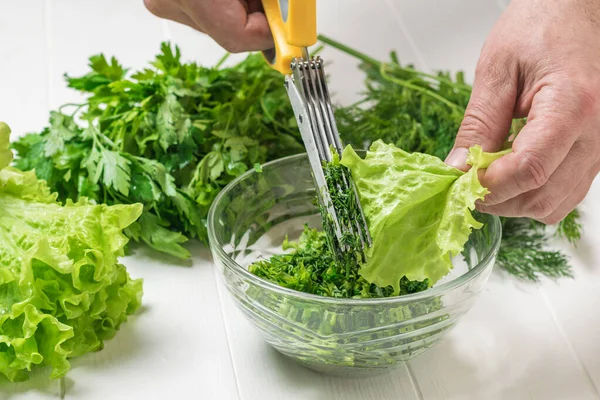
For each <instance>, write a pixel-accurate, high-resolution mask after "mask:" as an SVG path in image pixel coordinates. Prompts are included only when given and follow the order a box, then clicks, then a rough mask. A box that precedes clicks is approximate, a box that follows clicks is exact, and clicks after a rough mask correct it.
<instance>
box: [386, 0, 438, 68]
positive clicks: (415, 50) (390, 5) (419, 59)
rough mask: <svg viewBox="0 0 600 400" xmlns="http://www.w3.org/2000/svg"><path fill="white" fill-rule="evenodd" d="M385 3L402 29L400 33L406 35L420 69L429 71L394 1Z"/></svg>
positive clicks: (388, 0) (390, 0) (387, 0)
mask: <svg viewBox="0 0 600 400" xmlns="http://www.w3.org/2000/svg"><path fill="white" fill-rule="evenodd" d="M384 3H385V5H386V6H387V8H389V10H390V11H391V12H392V14H393V15H394V20H395V21H396V24H397V25H398V28H400V31H401V32H402V33H403V34H404V38H405V39H406V41H407V42H408V45H409V47H410V49H411V50H412V52H413V53H414V55H415V57H416V58H417V62H418V63H419V65H420V67H421V68H423V69H425V70H429V67H428V66H427V63H425V59H424V58H423V54H422V53H421V51H420V50H419V49H418V48H417V44H416V43H415V41H414V40H413V38H412V36H411V35H410V34H409V33H408V29H407V28H406V24H405V23H404V19H403V18H402V16H401V15H400V13H399V12H398V11H397V10H396V7H394V2H393V0H384Z"/></svg>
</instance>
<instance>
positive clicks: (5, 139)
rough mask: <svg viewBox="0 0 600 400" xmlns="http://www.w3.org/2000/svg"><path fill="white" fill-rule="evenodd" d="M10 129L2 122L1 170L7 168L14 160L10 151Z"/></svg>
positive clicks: (0, 132)
mask: <svg viewBox="0 0 600 400" xmlns="http://www.w3.org/2000/svg"><path fill="white" fill-rule="evenodd" d="M9 136H10V128H9V127H8V125H6V124H5V123H4V122H0V169H2V168H4V167H6V166H7V165H8V164H10V162H11V161H12V159H13V153H12V151H10V149H9V145H10V140H9Z"/></svg>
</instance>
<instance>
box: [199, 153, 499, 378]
mask: <svg viewBox="0 0 600 400" xmlns="http://www.w3.org/2000/svg"><path fill="white" fill-rule="evenodd" d="M315 195H316V192H315V185H314V182H313V179H312V177H311V172H310V165H309V162H308V157H307V156H306V154H300V155H296V156H291V157H286V158H282V159H279V160H276V161H273V162H270V163H267V164H265V165H264V166H262V172H257V171H255V170H250V171H248V172H247V173H245V174H244V175H242V176H240V177H239V178H238V179H236V180H235V181H233V182H231V183H230V184H229V185H228V186H227V187H226V188H224V189H223V190H222V191H221V193H220V194H219V195H218V197H217V198H216V200H215V201H214V203H213V205H212V207H211V210H210V212H209V216H208V232H209V240H210V248H211V251H212V254H213V258H214V261H215V263H216V265H217V266H218V269H219V271H220V275H221V277H222V278H223V282H224V284H225V286H226V287H227V290H228V292H229V293H230V294H231V295H232V296H233V298H234V299H235V303H236V304H237V306H238V307H239V308H240V309H241V310H242V311H243V313H244V314H245V315H246V317H247V318H248V319H249V320H250V322H251V323H252V324H253V325H254V326H255V327H257V328H258V329H259V330H260V331H261V332H262V334H263V335H264V338H265V340H266V341H267V342H268V343H270V344H271V345H272V346H273V347H274V348H275V349H277V350H278V351H279V352H281V353H283V354H284V355H286V356H288V357H290V358H292V359H294V360H296V361H298V362H300V363H301V364H303V365H304V366H306V367H309V368H311V369H313V370H316V371H319V372H323V373H328V374H333V375H342V376H359V375H372V374H374V373H377V372H383V371H384V370H386V369H389V368H392V367H394V366H397V365H399V364H401V363H402V362H403V361H407V360H409V359H411V358H413V357H415V356H417V355H419V354H421V353H423V352H424V351H426V350H427V349H429V348H431V347H432V346H433V345H435V344H436V343H438V342H439V341H440V340H441V339H442V337H443V336H444V335H445V334H446V333H447V332H448V331H449V330H450V329H452V327H454V325H455V324H456V323H457V321H458V320H459V319H460V318H461V317H462V316H463V315H464V314H465V312H467V311H468V310H469V308H470V307H471V305H472V304H473V302H474V301H475V299H476V298H477V296H478V294H479V293H480V292H481V289H482V288H483V286H484V285H485V283H486V282H487V280H488V278H489V276H490V273H491V271H492V267H493V265H494V262H495V259H496V254H497V252H498V247H499V245H500V239H501V230H502V228H501V224H500V220H499V219H498V218H497V217H495V216H491V215H484V214H478V215H477V216H476V217H477V219H479V220H480V221H481V222H483V223H484V224H485V225H484V227H483V228H482V229H480V230H477V231H474V232H473V233H472V234H471V236H470V237H469V241H468V243H467V246H466V249H467V250H466V251H465V257H456V258H455V259H454V260H453V263H454V268H453V269H452V271H451V273H450V274H449V275H448V276H446V277H445V278H444V279H443V280H442V281H440V282H438V283H437V284H436V285H434V287H432V288H431V289H428V290H426V291H424V292H420V293H415V294H410V295H405V296H400V297H391V298H383V299H341V298H330V297H323V296H318V295H312V294H307V293H302V292H298V291H295V290H291V289H287V288H283V287H280V286H278V285H276V284H274V283H271V282H268V281H265V280H263V279H261V278H258V277H257V276H255V275H253V274H251V273H250V272H249V271H248V266H249V265H250V264H251V263H252V262H254V261H256V260H258V259H260V258H268V257H270V256H271V255H273V254H278V253H281V252H282V250H281V244H282V242H283V239H284V238H285V236H286V234H287V235H288V236H289V238H290V239H297V238H298V237H299V236H300V234H301V233H302V230H303V225H304V224H308V225H310V226H313V227H318V228H320V227H321V225H320V224H321V217H320V215H319V213H318V209H317V208H316V206H315V201H314V199H315Z"/></svg>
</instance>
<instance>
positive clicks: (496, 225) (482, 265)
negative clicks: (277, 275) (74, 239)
mask: <svg viewBox="0 0 600 400" xmlns="http://www.w3.org/2000/svg"><path fill="white" fill-rule="evenodd" d="M307 157H308V155H307V153H300V154H294V155H291V156H286V157H281V158H278V159H275V160H272V161H268V162H266V163H264V164H261V167H262V168H268V167H269V166H272V165H276V164H283V163H286V162H291V161H294V160H296V159H300V158H307ZM257 173H259V172H257V171H256V170H255V169H254V168H250V169H249V170H248V171H246V172H244V173H243V174H242V175H240V176H238V177H237V178H235V179H234V180H232V181H231V182H229V184H227V185H226V186H225V187H224V188H223V189H222V190H221V191H220V192H219V194H218V195H217V197H216V198H215V199H214V200H213V203H212V204H211V206H210V209H209V212H208V219H207V230H208V241H209V245H210V248H211V252H212V253H213V257H214V253H215V252H217V253H218V256H219V257H222V258H224V259H225V260H227V261H228V263H230V264H232V265H234V266H235V269H236V270H237V271H238V272H240V273H241V274H242V275H244V276H245V277H246V278H248V279H249V280H251V281H254V282H256V284H257V285H258V286H260V287H263V288H265V289H268V290H271V291H274V292H278V293H279V294H282V295H285V296H292V297H296V298H300V299H302V300H313V301H317V302H321V303H332V304H343V305H349V304H351V305H373V304H378V303H410V302H413V301H415V300H422V299H426V298H430V297H434V296H436V295H439V294H442V293H445V292H449V291H451V290H453V289H455V288H456V287H459V286H462V285H464V284H466V283H468V282H470V281H471V280H473V279H474V278H475V277H477V276H478V275H479V274H481V273H482V272H483V271H484V270H485V269H486V268H487V267H493V265H490V264H491V262H490V261H491V259H492V258H493V257H495V256H496V255H497V253H498V249H499V248H500V242H501V240H502V223H501V222H500V218H499V217H498V216H496V215H492V214H487V215H488V216H489V217H491V218H492V224H493V226H492V230H493V231H496V232H498V235H497V237H495V238H494V241H493V243H492V245H491V246H490V250H489V251H488V252H487V253H486V254H485V256H484V257H483V259H482V260H481V261H480V262H478V263H477V265H475V266H474V267H473V268H471V269H470V270H468V271H467V272H465V273H464V274H462V275H460V276H458V277H457V278H455V279H452V280H451V281H449V282H446V283H443V284H441V285H439V286H434V287H432V288H430V289H427V290H424V291H422V292H417V293H411V294H405V295H402V296H393V297H375V298H360V299H354V298H348V297H327V296H320V295H317V294H312V293H306V292H301V291H299V290H294V289H290V288H286V287H283V286H279V285H277V284H275V283H273V282H269V281H267V280H265V279H262V278H260V277H258V276H256V275H254V274H253V273H251V272H250V271H249V270H248V269H247V268H244V267H243V266H241V265H240V264H238V263H237V262H236V261H235V260H234V259H233V258H231V257H229V255H228V254H227V253H225V251H224V250H223V247H222V246H221V245H220V244H219V242H218V240H217V238H216V235H215V233H214V230H213V229H212V226H213V225H214V222H215V214H216V209H217V207H218V204H219V202H220V201H221V199H222V198H223V197H225V195H226V194H227V193H228V192H229V191H231V190H232V189H233V188H234V187H235V186H236V185H237V184H238V183H239V182H240V181H242V180H243V179H245V178H246V177H248V176H250V175H252V174H257ZM213 262H214V260H213Z"/></svg>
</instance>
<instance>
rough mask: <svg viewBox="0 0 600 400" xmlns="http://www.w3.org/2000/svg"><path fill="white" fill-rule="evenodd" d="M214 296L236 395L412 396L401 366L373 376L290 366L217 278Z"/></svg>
mask: <svg viewBox="0 0 600 400" xmlns="http://www.w3.org/2000/svg"><path fill="white" fill-rule="evenodd" d="M219 294H220V296H221V302H222V304H223V310H224V319H225V325H226V329H227V332H228V337H229V340H230V342H229V346H230V350H231V355H232V358H233V363H234V365H235V372H236V377H237V380H238V386H239V391H240V398H241V399H244V400H271V399H273V400H278V399H306V400H312V399H314V400H317V399H319V400H320V399H332V400H334V399H335V400H337V399H340V400H354V399H356V400H367V399H368V400H379V399H391V398H400V399H407V400H410V399H415V400H416V399H418V397H417V395H416V393H415V390H414V387H413V385H412V382H411V378H410V375H409V374H408V372H407V370H406V369H405V368H400V369H398V370H396V371H393V372H391V373H388V374H385V375H382V376H378V377H372V378H371V377H369V378H361V379H345V378H338V377H331V376H327V375H323V374H318V373H315V372H313V371H311V370H309V369H307V368H304V367H302V366H300V365H299V364H296V363H295V362H294V361H292V360H289V359H287V358H285V357H284V356H282V355H281V354H279V353H278V352H277V351H275V350H274V349H273V348H271V347H270V346H269V345H268V344H267V343H266V342H264V340H263V338H262V336H261V334H260V333H259V332H258V331H257V330H256V329H255V328H254V327H253V326H252V325H251V324H250V323H249V322H248V320H247V319H246V316H245V315H244V314H243V313H242V312H241V311H240V310H239V309H238V308H237V307H236V305H235V304H234V303H233V300H232V299H231V296H230V295H229V293H228V292H227V290H226V289H225V287H224V286H223V285H222V284H221V283H220V282H219Z"/></svg>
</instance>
